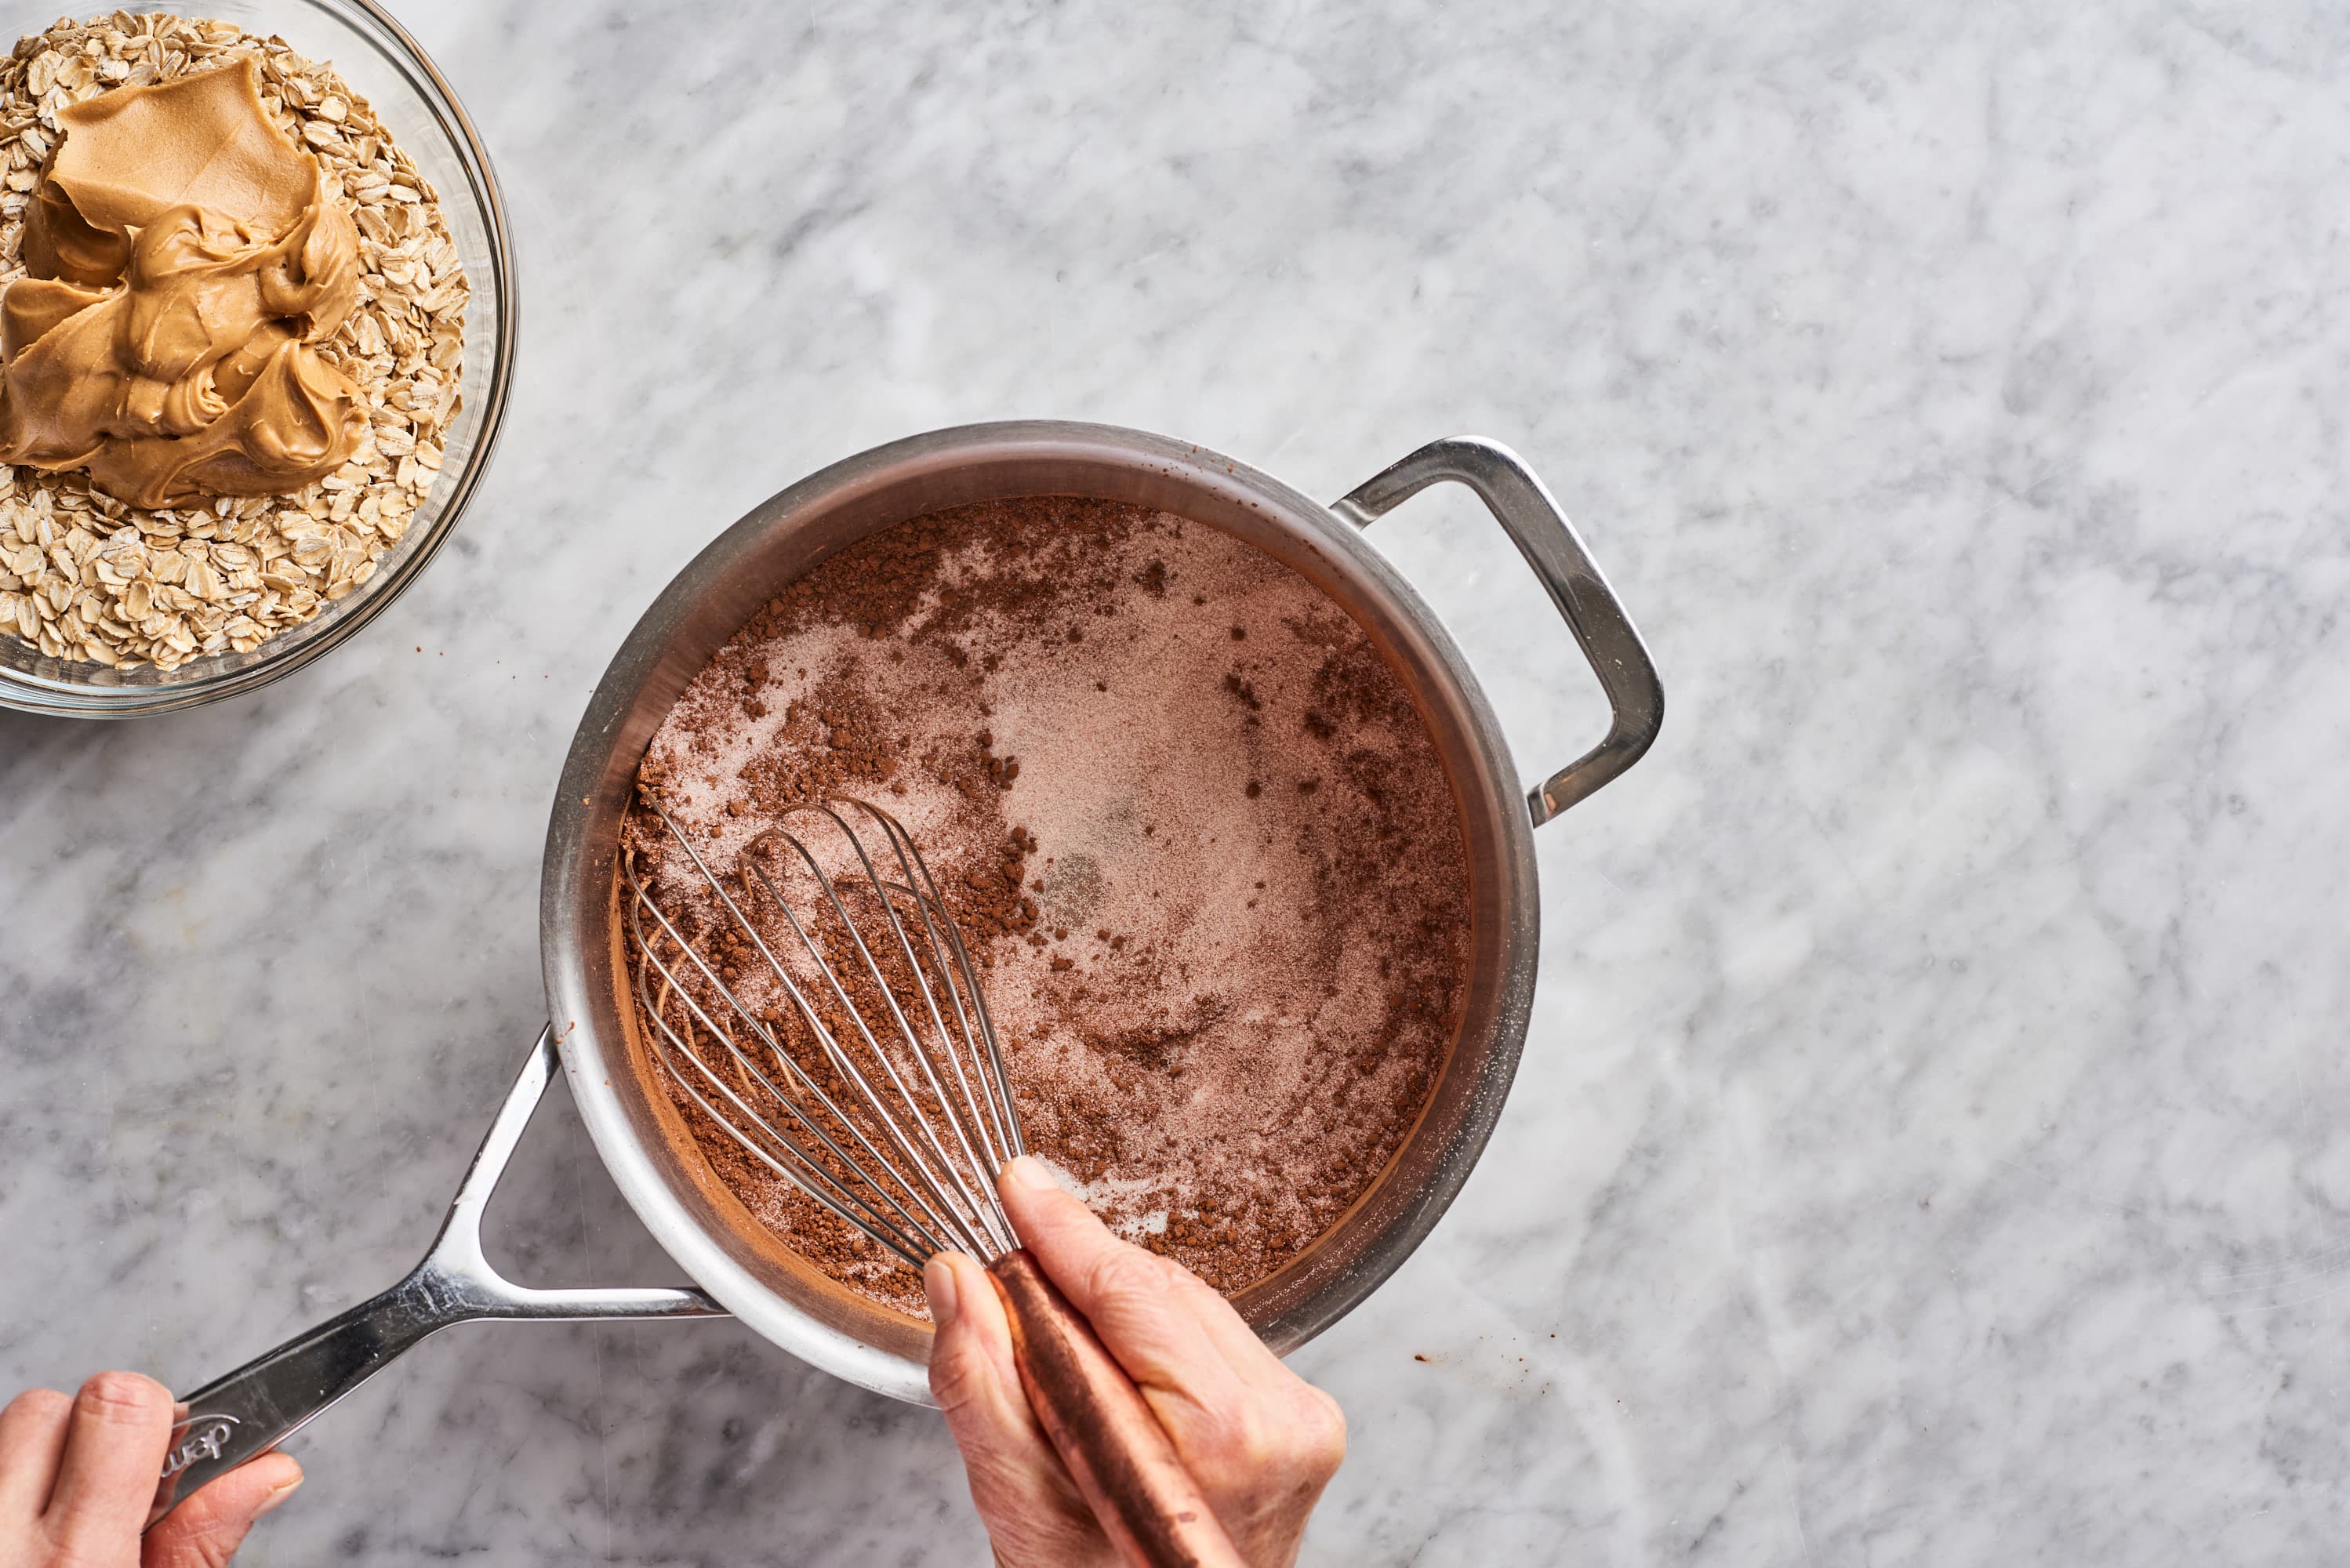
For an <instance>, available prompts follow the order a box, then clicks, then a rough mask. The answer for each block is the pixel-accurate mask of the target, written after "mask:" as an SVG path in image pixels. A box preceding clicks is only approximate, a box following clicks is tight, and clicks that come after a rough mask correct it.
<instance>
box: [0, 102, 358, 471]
mask: <svg viewBox="0 0 2350 1568" xmlns="http://www.w3.org/2000/svg"><path fill="white" fill-rule="evenodd" d="M57 119H58V123H59V125H60V127H61V128H62V129H63V130H64V131H65V133H66V135H65V142H64V144H63V145H62V146H61V147H59V148H58V150H57V157H56V158H55V159H54V160H53V161H51V163H50V166H49V171H48V173H47V175H46V176H44V177H43V179H42V181H41V183H40V185H39V186H38V188H37V189H36V191H35V192H34V197H33V201H32V202H31V203H30V204H29V207H28V210H27V212H26V224H25V235H24V241H23V247H22V254H23V255H24V258H25V264H26V271H27V272H29V273H30V274H31V276H29V277H26V278H24V279H22V280H20V281H19V282H17V283H15V284H12V285H11V286H9V288H8V290H7V292H6V293H5V295H0V460H5V461H7V462H24V463H30V464H32V465H34V466H35V467H38V468H48V469H59V468H87V469H88V471H89V476H90V483H92V484H93V485H95V486H96V487H97V488H99V489H100V490H102V491H104V492H106V493H108V494H109V495H112V496H114V497H116V498H117V499H119V500H121V501H126V502H129V503H130V504H132V505H134V506H148V507H154V506H171V505H176V504H182V503H184V502H187V501H190V500H193V499H195V498H197V497H199V496H204V495H268V494H278V493H284V492H286V491H292V490H299V489H300V488H302V486H304V485H306V484H307V483H310V482H311V481H313V480H316V479H319V478H322V477H324V476H325V475H327V474H328V473H331V472H334V471H335V470H336V469H338V468H339V467H341V466H342V464H343V463H344V462H345V461H346V460H348V458H349V456H350V454H351V452H352V450H353V449H354V448H355V447H356V446H357V445H358V444H359V437H360V436H361V435H362V434H364V433H365V431H366V428H367V409H366V405H365V402H364V400H362V399H361V398H360V396H359V389H358V388H357V387H356V386H354V385H353V384H352V382H351V380H350V379H349V378H348V377H347V376H345V375H344V374H343V373H342V372H341V371H340V370H338V369H336V368H335V367H334V366H332V365H330V364H328V362H327V361H326V359H325V358H322V357H321V356H320V355H319V353H318V351H317V349H316V348H313V347H311V345H313V344H315V343H317V342H320V341H322V340H324V339H325V338H327V337H329V336H331V335H332V334H333V332H334V331H335V329H336V328H337V327H340V326H341V325H342V324H343V322H344V320H345V319H346V318H347V317H349V315H350V313H351V311H352V309H353V307H354V306H356V305H357V303H358V298H359V234H358V232H357V231H356V230H355V229H354V228H353V227H352V225H351V220H350V216H349V214H348V213H345V212H344V211H343V209H342V208H341V206H340V205H338V203H337V202H333V201H332V200H330V199H329V198H328V193H327V189H326V186H325V183H324V176H323V175H322V173H321V171H320V170H319V168H318V164H317V161H316V160H314V159H312V158H311V157H310V156H309V155H308V154H307V153H306V152H304V151H302V150H301V149H300V148H298V147H296V145H295V144H294V143H293V142H292V141H290V140H287V139H286V135H285V133H284V132H283V131H281V130H278V129H277V126H276V123H275V122H274V121H272V120H271V119H270V118H269V115H268V112H267V110H265V109H264V108H263V107H262V103H261V94H260V84H259V79H258V78H257V76H256V75H255V69H254V67H253V64H252V63H251V62H250V61H245V62H242V63H240V64H237V65H234V66H226V67H222V68H221V69H219V70H215V71H207V72H204V73H203V74H202V75H199V76H192V77H182V78H179V79H178V80H176V81H172V82H166V83H163V84H162V85H161V86H157V87H140V88H117V89H116V90H114V91H112V92H109V93H103V94H100V95H99V97H97V98H94V99H87V100H85V101H83V102H81V103H78V104H75V105H73V106H71V107H70V108H68V109H60V110H59V111H58V113H57Z"/></svg>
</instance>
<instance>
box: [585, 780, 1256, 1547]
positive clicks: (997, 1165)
mask: <svg viewBox="0 0 2350 1568" xmlns="http://www.w3.org/2000/svg"><path fill="white" fill-rule="evenodd" d="M651 809H652V810H653V811H654V813H655V814H656V815H659V817H660V821H661V823H662V824H663V825H664V826H666V827H667V829H668V831H669V834H670V836H671V840H672V841H673V842H674V843H675V844H676V846H678V848H679V849H681V851H682V852H683V855H684V858H685V859H686V861H687V862H689V863H690V864H691V867H692V869H693V873H694V876H693V877H692V878H690V879H689V878H683V877H680V878H678V879H677V880H678V881H680V882H681V883H683V885H684V886H683V888H681V889H673V888H672V887H671V883H670V881H669V879H667V878H663V877H659V876H658V875H656V876H655V877H652V878H650V879H649V878H648V877H646V875H645V874H644V872H643V869H642V867H640V866H639V858H638V857H637V855H636V854H634V853H633V852H632V853H630V854H629V855H627V856H626V857H624V859H623V865H622V872H623V878H624V880H625V882H626V884H627V887H628V889H629V909H628V934H629V945H630V949H631V950H632V953H633V964H634V968H635V978H636V988H635V989H636V999H637V1002H638V1004H639V1015H640V1016H641V1017H642V1018H643V1019H644V1021H645V1023H646V1025H647V1030H648V1033H649V1035H650V1045H651V1047H652V1051H653V1054H654V1055H655V1056H656V1057H657V1058H658V1059H659V1061H660V1064H661V1066H662V1068H663V1069H664V1070H665V1071H666V1072H667V1073H668V1075H669V1076H670V1078H671V1081H673V1082H674V1083H675V1084H676V1085H678V1086H679V1088H680V1089H681V1091H682V1092H683V1093H684V1095H685V1096H686V1097H687V1098H688V1099H689V1100H691V1102H692V1103H693V1104H694V1105H695V1106H699V1107H700V1108H701V1109H702V1111H703V1112H704V1113H706V1114H707V1115H708V1116H710V1117H711V1119H712V1121H713V1122H714V1123H715V1124H716V1125H717V1127H719V1128H721V1129H722V1130H723V1132H724V1133H725V1134H726V1135H727V1136H728V1137H731V1138H732V1139H733V1141H734V1142H735V1143H736V1144H738V1145H740V1146H741V1147H742V1148H743V1149H744V1150H746V1151H747V1152H748V1153H749V1154H750V1155H751V1157H752V1158H754V1159H755V1160H757V1161H758V1162H759V1163H760V1164H761V1165H763V1166H764V1167H765V1168H768V1169H770V1170H772V1171H774V1172H775V1174H776V1175H778V1176H780V1177H782V1178H784V1179H786V1180H788V1181H790V1182H791V1183H792V1184H793V1185H794V1186H795V1187H796V1188H798V1189H800V1190H801V1191H803V1192H805V1193H806V1194H807V1195H808V1196H809V1197H810V1198H812V1199H815V1200H816V1202H817V1203H819V1204H821V1205H822V1206H823V1207H824V1208H825V1209H827V1210H829V1211H830V1212H831V1213H833V1214H835V1215H837V1217H839V1218H840V1219H841V1220H845V1221H846V1222H847V1223H848V1224H849V1225H851V1226H853V1227H855V1228H856V1229H857V1230H858V1231H860V1232H862V1233H863V1234H864V1235H866V1236H868V1237H869V1238H871V1239H872V1240H873V1241H875V1242H877V1243H879V1245H880V1246H881V1247H883V1248H885V1249H886V1250H888V1251H889V1252H890V1253H891V1254H893V1255H894V1256H896V1257H897V1258H898V1259H899V1260H900V1261H902V1262H905V1263H906V1264H907V1265H908V1266H909V1267H910V1268H913V1269H916V1270H920V1268H921V1267H922V1265H923V1264H924V1263H926V1262H929V1261H930V1260H931V1258H932V1257H935V1256H936V1255H938V1254H939V1253H941V1252H943V1251H963V1252H968V1253H970V1254H972V1256H974V1257H977V1258H978V1259H980V1260H981V1261H982V1262H984V1263H985V1264H986V1265H987V1272H988V1275H989V1277H990V1278H991V1279H992V1280H993V1282H994V1283H995V1286H996V1290H997V1293H999V1294H1000V1295H1001V1296H1002V1297H1003V1304H1004V1308H1005V1313H1006V1315H1007V1317H1008V1318H1009V1319H1010V1322H1011V1324H1012V1336H1013V1348H1014V1356H1015V1359H1016V1360H1017V1362H1018V1364H1019V1368H1020V1378H1021V1384H1022V1386H1023V1387H1024V1390H1025V1391H1026V1393H1027V1396H1028V1402H1029V1405H1030V1407H1031V1408H1033V1409H1034V1410H1035V1413H1036V1417H1037V1420H1038V1424H1039V1425H1040V1426H1042V1427H1043V1428H1044V1429H1045V1434H1046V1436H1047V1437H1048V1438H1050V1439H1051V1440H1052V1443H1053V1446H1054V1448H1055V1449H1056V1450H1057V1451H1058V1452H1059V1454H1060V1456H1061V1458H1062V1459H1063V1461H1064V1462H1065V1463H1066V1465H1067V1466H1068V1468H1069V1471H1070V1474H1071V1476H1072V1477H1073V1478H1074V1479H1075V1480H1076V1483H1077V1487H1078V1490H1080V1491H1081V1492H1082V1493H1083V1494H1084V1496H1085V1499H1086V1501H1087V1504H1088V1505H1089V1506H1090V1507H1091V1508H1092V1510H1093V1511H1094V1514H1095V1516H1096V1518H1097V1519H1098V1520H1099V1521H1101V1523H1102V1526H1103V1528H1104V1530H1105V1531H1106V1532H1107V1534H1108V1535H1109V1537H1110V1540H1111V1542H1112V1543H1113V1544H1115V1545H1116V1546H1117V1547H1118V1551H1119V1552H1120V1553H1121V1555H1123V1556H1124V1557H1126V1558H1127V1559H1128V1561H1129V1562H1133V1563H1145V1564H1149V1565H1150V1568H1164V1565H1172V1564H1200V1565H1207V1564H1232V1565H1237V1564H1241V1563H1243V1558H1242V1557H1241V1555H1240V1554H1239V1552H1237V1551H1236V1550H1235V1549H1234V1548H1233V1546H1232V1542H1231V1540H1230V1539H1229V1537H1227V1536H1226V1534H1225V1533H1224V1531H1223V1529H1222V1525H1221V1524H1220V1523H1219V1522H1218V1521H1217V1519H1216V1516H1215V1513H1214V1511H1212V1510H1211V1509H1210V1508H1209V1506H1208V1504H1207V1502H1206V1501H1205V1500H1204V1499H1203V1498H1202V1497H1201V1493H1200V1490H1199V1486H1198V1483H1197V1482H1196V1481H1195V1480H1193V1478H1192V1477H1191V1473H1190V1472H1189V1471H1188V1470H1187V1469H1184V1467H1183V1464H1182V1461H1181V1459H1180V1458H1179V1457H1178V1456H1177V1455H1176V1453H1175V1450H1174V1448H1173V1446H1172V1445H1171V1444H1170V1442H1169V1440H1168V1438H1167V1434H1166V1432H1165V1430H1164V1429H1163V1428H1160V1427H1159V1423H1158V1420H1157V1418H1156V1417H1153V1416H1152V1415H1151V1413H1150V1408H1149V1406H1148V1405H1147V1404H1145V1403H1144V1402H1143V1398H1142V1396H1141V1394H1140V1393H1139V1391H1138V1390H1137V1389H1136V1387H1135V1386H1134V1384H1133V1383H1132V1381H1131V1380H1129V1379H1128V1377H1127V1376H1126V1374H1125V1372H1124V1370H1123V1369H1122V1368H1121V1367H1120V1366H1118V1362H1117V1361H1116V1360H1115V1359H1114V1358H1113V1357H1112V1356H1111V1355H1109V1353H1108V1351H1107V1349H1106V1348H1105V1347H1104V1346H1103V1345H1102V1343H1101V1341H1100V1340H1099V1339H1098V1338H1097V1336H1096V1335H1095V1334H1094V1332H1093V1330H1092V1327H1091V1326H1090V1325H1089V1324H1087V1322H1086V1320H1085V1319H1084V1317H1083V1316H1082V1315H1081V1314H1078V1313H1077V1311H1076V1309H1075V1308H1074V1307H1072V1306H1071V1305H1070V1304H1069V1303H1068V1301H1067V1300H1066V1298H1065V1297H1063V1296H1062V1294H1061V1293H1060V1292H1059V1291H1058V1290H1056V1289H1055V1287H1054V1285H1053V1283H1052V1282H1051V1281H1050V1280H1049V1279H1048V1278H1046V1277H1045V1272H1044V1271H1043V1269H1042V1268H1041V1267H1040V1266H1039V1265H1038V1264H1037V1262H1036V1260H1035V1257H1034V1256H1033V1255H1032V1254H1030V1253H1029V1252H1028V1251H1025V1250H1024V1249H1023V1248H1022V1247H1021V1245H1020V1241H1019V1237H1018V1236H1017V1234H1016V1233H1015V1231H1014V1227H1013V1224H1012V1220H1011V1216H1010V1215H1009V1214H1008V1213H1007V1212H1006V1211H1005V1210H1004V1208H1003V1202H1002V1200H1001V1199H999V1198H998V1197H997V1195H996V1189H995V1176H996V1174H997V1172H999V1171H1000V1170H1001V1169H1002V1168H1003V1165H1004V1164H1005V1163H1006V1162H1007V1161H1009V1160H1011V1159H1013V1158H1015V1157H1017V1156H1019V1155H1020V1154H1022V1153H1024V1152H1025V1145H1024V1142H1023V1139H1022V1137H1021V1130H1020V1114H1019V1109H1018V1106H1016V1105H1015V1104H1014V1101H1013V1097H1012V1090H1011V1085H1010V1084H1009V1082H1008V1081H1007V1079H1006V1076H1005V1074H1004V1069H1003V1050H1002V1047H1001V1045H1000V1044H999V1043H998V1041H997V1038H996V1033H995V1026H994V1023H993V1021H992V1020H991V1019H990V1017H989V1016H988V1011H987V1002H986V998H985V996H984V994H983V992H982V991H981V988H980V985H979V977H978V973H977V971H976V969H975V967H974V965H973V963H972V957H971V953H970V951H969V950H967V949H966V948H965V946H964V945H963V940H962V934H961V932H960V931H959V930H958V929H957V928H956V925H955V922H954V919H953V917H952V916H951V914H950V913H949V912H948V909H947V906H946V902H945V900H944V898H942V897H941V894H940V891H939V887H938V884H937V882H936V880H935V879H934V878H933V877H931V868H930V867H929V865H928V864H927V863H926V862H925V861H924V860H923V858H922V856H921V852H920V849H919V848H917V847H916V846H915V844H914V841H913V839H912V837H911V836H910V835H909V834H908V833H907V831H906V829H905V828H904V826H902V825H900V824H899V822H898V820H897V819H896V818H895V817H893V816H891V815H889V813H888V812H887V811H884V810H883V809H881V808H880V807H879V806H878V805H872V804H871V803H869V802H867V801H864V800H859V799H856V798H854V797H847V796H836V797H832V798H828V799H827V800H824V801H822V802H819V803H812V804H808V805H799V806H795V807H792V808H790V809H789V810H786V811H784V812H781V813H778V814H777V815H776V816H775V819H774V820H773V822H772V823H771V824H769V825H768V826H766V827H765V829H764V831H763V832H761V833H759V834H758V835H757V836H754V838H753V839H752V840H751V841H750V842H749V843H748V844H747V845H746V846H744V847H743V850H742V851H741V853H740V854H739V855H738V856H737V857H736V858H735V860H734V863H733V875H732V877H720V876H719V875H718V874H717V873H715V872H713V871H712V868H711V867H710V866H709V865H708V864H707V862H706V861H705V860H704V859H703V857H702V851H701V850H700V849H699V848H697V847H696V846H695V845H694V843H693V842H692V840H691V837H690V836H689V835H688V834H687V833H686V831H685V830H684V829H683V828H681V826H679V825H678V824H677V822H676V821H675V820H674V819H672V818H671V816H670V815H669V813H668V812H667V811H665V810H663V809H662V808H661V807H660V805H658V804H652V805H651ZM795 824H797V825H802V826H806V828H807V829H808V832H807V833H806V834H803V833H802V832H800V831H796V830H795V826H794V825H795ZM860 827H862V829H863V830H864V831H863V832H860ZM868 833H870V834H876V835H878V836H879V839H880V841H881V846H879V856H878V861H877V855H876V852H875V850H874V849H873V848H868V844H867V842H866V834H868ZM811 837H815V838H816V839H817V840H818V842H817V843H811V842H810V838H811ZM820 849H821V850H823V851H826V853H819V850H820ZM730 884H731V885H730ZM786 886H789V887H791V888H794V889H795V892H796V893H797V894H798V897H797V898H794V897H791V896H787V894H786V892H785V887H786ZM697 887H698V888H699V890H700V891H701V892H702V894H705V895H706V897H705V898H701V899H699V900H696V899H695V898H694V897H693V890H694V889H695V888H697ZM868 934H869V936H870V938H871V940H868Z"/></svg>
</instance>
